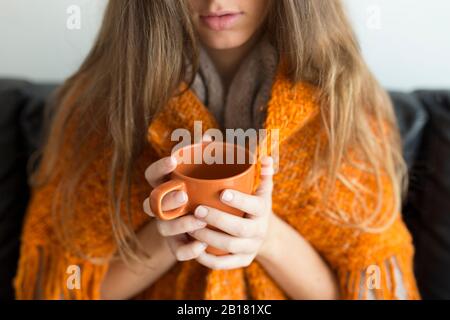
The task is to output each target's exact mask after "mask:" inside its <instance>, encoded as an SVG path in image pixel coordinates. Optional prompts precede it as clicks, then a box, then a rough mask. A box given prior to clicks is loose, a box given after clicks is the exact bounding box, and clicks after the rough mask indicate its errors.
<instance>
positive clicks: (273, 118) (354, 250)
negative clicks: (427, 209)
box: [15, 66, 419, 299]
mask: <svg viewBox="0 0 450 320" xmlns="http://www.w3.org/2000/svg"><path fill="white" fill-rule="evenodd" d="M183 88H184V89H187V88H186V85H185V84H183ZM316 97H317V89H316V88H315V87H314V86H312V85H310V84H308V83H305V82H300V83H295V84H294V83H292V82H291V81H290V80H289V79H288V78H287V77H286V76H285V73H284V72H283V70H282V68H281V66H280V69H279V70H278V71H277V74H276V77H275V79H274V83H273V87H272V95H271V98H270V101H269V103H268V105H267V116H266V120H265V123H264V128H265V129H268V130H271V129H279V130H280V131H279V144H280V147H279V162H278V163H277V164H278V167H279V170H278V173H277V174H276V175H275V176H274V191H273V211H274V213H275V214H277V215H278V216H279V217H280V218H281V219H283V220H284V221H286V222H287V223H288V224H289V225H291V226H292V227H293V228H294V229H295V230H297V231H298V232H299V234H300V235H301V236H302V237H304V238H305V239H306V240H308V241H309V242H310V243H311V244H312V246H313V247H314V248H315V249H316V250H317V252H318V253H319V254H320V255H321V256H322V257H323V258H324V260H325V261H326V262H327V263H328V264H329V266H330V267H331V268H332V269H333V271H334V272H335V274H336V275H337V278H338V281H339V287H340V292H341V298H342V299H358V298H366V297H367V296H368V295H369V293H370V294H373V295H374V296H375V297H376V298H378V299H395V298H397V297H398V295H397V294H396V293H397V288H398V287H399V281H401V286H402V287H403V288H405V290H406V294H407V296H406V298H409V299H416V298H419V294H418V291H417V288H416V283H415V279H414V275H413V270H412V259H413V253H414V250H413V246H412V239H411V237H410V234H409V233H408V230H407V229H406V227H405V225H404V223H403V222H402V219H401V215H400V214H398V215H397V218H396V220H395V221H394V223H393V224H391V225H390V227H389V228H388V229H386V230H384V231H382V232H378V233H368V232H363V231H361V230H359V229H357V228H353V227H351V226H344V225H342V224H340V223H337V222H336V220H335V219H333V218H332V217H333V213H334V214H335V215H336V216H339V215H340V216H342V212H352V213H354V215H355V216H358V215H359V216H360V215H363V214H364V213H363V212H365V211H364V210H363V209H367V208H365V207H364V206H363V205H362V204H361V202H360V201H359V200H360V197H361V196H362V197H364V198H365V200H366V201H365V202H364V203H365V206H369V208H368V209H369V210H370V209H371V208H372V209H373V210H375V208H376V203H375V202H374V201H373V199H372V198H371V197H372V196H371V193H369V192H368V193H367V194H366V193H363V194H362V195H359V196H358V197H357V196H356V195H355V194H354V192H353V191H352V190H350V189H349V188H348V187H347V186H346V185H345V184H343V183H341V182H339V181H337V182H336V185H335V188H334V189H333V192H332V195H331V197H330V199H329V201H328V202H327V203H326V204H323V203H321V202H320V199H321V197H320V187H319V188H314V187H311V188H306V187H304V185H303V184H302V182H303V181H304V180H305V178H306V177H307V175H308V173H309V172H310V171H311V168H312V166H313V158H314V153H315V150H316V147H317V143H318V141H320V140H321V139H323V138H324V136H325V135H324V132H323V129H322V127H321V119H320V118H321V115H320V107H319V105H318V103H317V100H316ZM194 121H202V124H203V130H207V129H208V128H217V127H218V126H217V121H216V120H215V119H214V117H213V115H212V114H211V113H210V111H208V109H207V108H206V107H205V106H204V105H203V104H202V103H201V102H200V100H199V99H198V98H197V97H196V96H195V94H194V93H193V92H192V91H191V90H185V91H183V93H182V94H180V95H178V96H174V97H173V98H172V99H171V100H170V101H169V103H168V104H167V105H166V106H165V108H163V110H161V111H160V112H159V113H158V114H157V116H156V117H155V118H154V119H153V120H152V122H151V123H150V125H149V128H148V137H147V138H148V141H149V144H150V146H149V148H147V150H145V152H144V153H143V154H142V155H141V156H140V157H139V159H138V161H137V163H136V167H135V168H136V170H135V174H134V176H133V179H132V189H131V212H132V214H133V221H132V223H133V225H134V228H135V229H136V230H137V229H139V228H140V227H142V226H143V225H144V224H145V223H147V222H148V221H149V219H150V218H149V217H148V216H147V215H146V214H145V213H144V212H143V211H142V202H143V200H144V199H145V198H146V197H148V195H149V193H150V191H151V188H150V187H149V185H148V183H147V182H146V180H145V178H144V171H145V169H146V167H147V166H148V165H149V164H150V163H152V162H153V161H155V160H157V159H158V158H160V157H163V156H167V155H169V154H170V152H171V148H172V147H173V145H174V143H173V142H171V141H170V136H171V133H172V132H173V130H175V129H178V128H186V129H187V130H189V131H190V132H193V125H194ZM96 139H99V140H101V137H97V138H96ZM92 141H94V142H95V139H93V140H92ZM67 150H70V144H69V145H68V146H67ZM355 154H357V153H355ZM109 157H110V152H108V151H105V152H104V153H101V155H100V156H99V157H98V158H96V159H94V161H93V162H92V164H91V165H90V166H89V167H88V169H87V170H86V173H85V174H84V176H83V179H82V181H81V182H80V185H79V188H78V189H77V190H78V196H79V197H80V198H79V199H80V201H77V202H76V205H75V208H74V216H73V217H72V218H71V219H72V220H69V222H68V223H73V229H71V234H72V235H73V239H71V247H75V248H77V249H78V250H79V251H82V252H83V253H84V257H80V255H79V254H77V252H75V251H73V250H71V249H69V246H67V245H65V244H64V243H63V242H61V241H60V240H58V237H57V236H56V234H57V232H56V231H57V230H55V228H56V225H55V223H54V221H53V219H52V216H51V214H50V210H51V206H52V201H53V199H54V198H55V197H56V195H57V191H58V181H59V179H61V177H56V178H55V179H54V180H52V181H51V182H50V183H48V184H47V185H45V186H44V187H42V188H36V189H33V192H32V199H31V202H30V205H29V208H28V212H27V216H26V220H25V225H24V230H23V236H22V246H21V256H20V261H19V267H18V272H17V275H16V278H15V288H16V292H17V298H20V299H31V298H33V297H34V296H35V294H36V292H37V291H39V293H40V295H41V296H42V297H43V298H44V299H59V298H65V299H98V298H99V294H100V293H99V291H100V284H101V281H102V279H103V277H104V275H105V273H106V271H107V267H108V264H107V261H108V258H109V257H111V256H112V255H113V254H114V253H115V250H116V247H115V242H114V238H113V233H112V227H111V222H110V218H109V215H108V210H107V208H108V205H109V204H108V192H107V190H108V186H107V183H108V174H109V162H108V160H109ZM61 159H62V160H61V162H60V163H61V164H60V165H61V166H62V165H63V164H64V161H70V152H67V153H62V154H61ZM64 159H65V160H64ZM257 169H258V170H257V171H259V170H260V164H259V163H258V166H257ZM340 174H341V175H345V177H346V178H347V179H350V180H352V179H353V180H355V179H356V180H357V181H358V182H359V183H360V184H363V185H364V186H365V187H366V189H367V190H368V191H373V192H374V193H376V192H377V191H378V190H377V185H376V183H375V182H376V180H375V177H373V176H372V175H370V174H368V173H367V172H363V171H361V170H360V169H359V167H356V166H352V165H350V164H349V163H343V164H342V167H341V169H340ZM322 180H323V181H322V183H324V182H325V178H323V179H322ZM382 181H383V190H381V191H382V192H383V194H384V196H385V200H386V201H385V203H383V206H382V213H384V215H388V214H389V203H390V201H389V200H392V198H393V194H392V190H391V188H390V184H389V182H388V181H387V180H382ZM319 186H320V185H319ZM324 212H328V213H330V214H326V215H325V214H323V213H324ZM380 217H381V218H382V216H380ZM71 221H72V222H71ZM349 225H351V221H349ZM71 226H72V224H71ZM286 245H287V246H288V245H289V244H286ZM292 254H296V253H295V251H294V249H293V251H292ZM86 257H90V258H91V259H87V258H86ZM95 258H100V259H95ZM105 258H106V259H105ZM70 265H77V266H79V267H80V269H81V274H80V275H81V287H80V288H79V289H76V288H75V289H72V290H70V289H68V288H67V285H66V284H67V277H68V274H67V273H66V270H67V268H68V266H70ZM371 266H378V268H379V270H380V271H381V273H380V286H379V287H378V288H376V289H374V290H372V291H370V290H369V289H368V288H367V286H366V285H365V279H366V270H367V269H368V268H369V267H371ZM396 268H397V269H398V270H399V271H400V274H401V277H399V276H398V275H395V272H394V271H395V269H396ZM39 272H40V274H41V277H39V280H40V284H37V278H38V277H37V275H38V273H39ZM136 298H138V299H286V298H287V296H286V295H285V293H284V292H283V290H282V289H281V288H280V287H279V286H278V285H277V284H276V283H275V282H274V281H273V280H272V279H271V277H270V276H269V275H268V274H267V273H266V272H265V270H264V269H263V268H262V266H261V265H260V264H259V263H258V262H256V261H255V262H253V263H252V264H251V265H250V266H249V267H246V268H240V269H234V270H226V271H225V270H210V269H208V268H206V267H204V266H202V265H200V264H199V263H197V262H196V261H188V262H179V263H177V264H176V265H175V266H174V267H173V268H172V269H171V270H169V271H168V272H167V273H166V274H165V275H163V276H162V277H161V278H160V279H159V280H157V281H156V282H155V283H154V284H152V285H151V286H150V287H149V288H148V289H146V290H145V291H144V292H142V293H141V294H139V295H138V296H137V297H136Z"/></svg>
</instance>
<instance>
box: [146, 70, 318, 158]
mask: <svg viewBox="0 0 450 320" xmlns="http://www.w3.org/2000/svg"><path fill="white" fill-rule="evenodd" d="M181 92H182V93H181V94H179V95H177V96H174V97H173V98H171V99H170V101H169V102H168V103H167V104H166V106H165V107H164V108H163V109H162V110H161V111H159V112H158V113H157V114H156V115H155V117H154V118H153V120H152V121H151V123H150V125H149V127H148V135H147V139H148V141H149V143H150V144H151V145H152V146H153V148H154V149H155V151H156V152H158V154H159V155H160V156H161V157H162V156H167V155H169V154H170V152H171V150H172V148H173V146H175V145H176V144H177V142H176V141H175V142H172V141H171V136H172V133H173V132H174V131H175V130H176V129H187V130H188V131H189V132H190V133H191V135H192V136H193V135H194V122H195V121H201V124H202V130H203V133H204V132H205V131H206V130H208V129H211V128H220V126H219V125H218V122H217V120H216V119H215V117H214V115H213V114H212V112H211V111H209V110H208V108H207V107H206V106H205V105H204V104H203V103H202V102H201V101H200V100H199V99H198V98H197V96H196V94H195V93H194V92H193V90H192V89H190V88H189V87H188V86H187V84H186V83H185V82H183V83H182V84H181ZM318 113H319V105H318V103H317V89H316V87H314V86H313V85H311V84H309V83H307V82H303V81H301V82H297V83H293V82H292V81H291V80H290V79H289V78H288V76H287V75H286V72H285V67H284V64H283V63H282V62H281V63H279V65H278V67H277V72H276V75H275V79H274V81H273V85H272V94H271V97H270V100H269V102H268V105H267V114H266V119H265V121H264V127H263V128H264V129H266V130H267V131H268V132H270V131H272V130H278V134H279V137H278V141H279V143H282V142H283V141H285V140H286V139H288V138H289V137H291V136H292V135H293V134H294V133H296V132H297V131H299V130H300V129H302V128H303V127H304V126H305V125H306V124H307V123H308V122H310V121H311V120H312V119H313V118H314V117H315V116H316V115H317V114H318Z"/></svg>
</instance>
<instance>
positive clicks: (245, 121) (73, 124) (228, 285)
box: [15, 0, 419, 299]
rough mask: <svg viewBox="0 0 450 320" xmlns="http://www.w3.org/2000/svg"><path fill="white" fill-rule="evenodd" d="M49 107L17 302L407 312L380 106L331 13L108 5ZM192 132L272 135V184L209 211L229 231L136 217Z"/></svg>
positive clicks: (179, 197)
mask: <svg viewBox="0 0 450 320" xmlns="http://www.w3.org/2000/svg"><path fill="white" fill-rule="evenodd" d="M57 98H58V99H57V100H56V102H57V103H56V104H55V106H56V108H55V110H54V113H53V116H52V122H51V126H50V130H49V134H48V139H47V141H46V144H45V147H44V148H43V154H42V158H41V161H40V166H39V168H38V170H37V171H36V172H35V173H34V175H33V176H32V181H31V182H32V183H33V186H34V189H33V197H32V201H31V204H30V206H29V210H28V214H27V218H26V223H25V227H24V231H23V239H22V240H23V241H22V248H21V258H20V263H19V269H18V273H17V276H16V279H15V287H16V290H17V297H18V298H25V299H27V298H28V299H31V298H36V297H37V298H44V299H60V298H63V299H71V298H75V299H99V298H100V299H128V298H143V299H190V298H194V299H246V298H249V299H286V298H291V299H415V298H419V295H418V292H417V288H416V284H415V280H414V276H413V272H412V257H413V247H412V244H411V237H410V235H409V233H408V231H407V229H406V228H405V226H404V224H403V222H402V220H401V215H400V204H401V199H402V190H404V188H405V185H406V183H405V182H406V179H405V176H406V170H405V165H404V161H403V159H402V156H401V151H400V150H401V147H400V141H399V140H400V139H399V134H398V129H397V127H396V124H395V118H394V115H393V110H392V105H391V103H390V101H389V99H388V97H387V95H386V93H385V92H384V91H383V90H382V89H381V88H380V86H379V85H378V83H377V82H376V80H375V79H374V77H373V76H372V75H371V73H370V72H369V71H368V68H367V66H366V65H365V63H364V62H363V60H362V58H361V54H360V51H359V48H358V45H357V42H356V40H355V36H354V34H353V33H352V30H351V28H350V26H349V23H348V21H347V19H346V17H345V15H344V13H343V9H342V4H341V2H340V1H338V0H327V1H317V0H277V1H270V0H245V1H244V0H232V1H231V0H227V1H221V0H186V1H179V0H168V1H146V0H133V1H129V0H116V1H110V3H109V5H108V7H107V10H106V14H105V18H104V21H103V25H102V28H101V31H100V34H99V36H98V39H97V41H96V43H95V45H94V48H93V49H92V51H91V53H90V54H89V56H88V57H87V59H86V61H85V62H84V63H83V65H82V66H81V68H80V70H79V71H78V72H77V73H76V74H75V75H73V76H72V77H71V78H70V79H69V80H68V81H67V82H66V83H65V84H64V86H62V88H61V89H60V91H59V93H58V96H57ZM194 121H201V123H202V126H203V129H204V130H206V129H208V128H220V129H222V130H224V129H228V128H235V129H238V128H241V129H248V128H255V129H256V128H264V129H267V130H269V131H270V130H279V160H278V159H275V160H277V163H276V164H277V165H278V171H277V173H276V174H275V175H274V176H273V178H272V172H273V165H274V163H273V159H272V158H270V157H264V158H262V159H261V163H259V166H258V168H259V170H260V171H259V172H260V173H261V176H260V177H261V179H260V183H259V187H258V189H257V190H256V192H255V194H252V195H247V194H242V193H239V192H236V191H234V190H224V191H223V193H222V195H221V200H222V201H223V202H224V203H226V204H227V205H229V206H232V207H236V208H239V209H241V210H243V211H244V212H246V215H245V217H243V218H238V217H234V216H232V215H230V214H228V213H226V212H221V211H218V210H216V209H215V208H209V207H206V206H200V207H198V208H197V209H196V210H195V212H194V214H191V215H188V216H184V217H181V218H178V219H175V220H172V221H159V220H158V219H156V218H154V217H153V214H152V212H151V209H150V206H149V200H148V195H149V193H150V191H151V190H152V188H155V187H156V186H158V185H159V184H160V183H161V182H163V181H164V180H166V179H167V175H168V174H169V173H170V172H172V171H173V170H174V169H175V167H176V166H177V163H176V162H174V161H173V159H172V158H171V157H170V156H169V155H170V151H171V148H172V147H173V145H174V142H172V141H171V139H170V135H171V133H172V132H173V131H174V130H176V129H178V128H186V129H189V130H191V131H192V128H193V123H194ZM187 200H188V195H187V194H185V193H183V192H173V193H171V194H169V195H168V196H167V197H166V198H165V199H164V203H163V209H164V210H170V209H174V208H177V207H179V206H180V205H182V204H183V203H185V202H186V201H187ZM142 202H143V203H144V205H143V209H142ZM144 212H145V213H144ZM208 224H209V225H212V226H215V227H216V228H217V229H219V231H223V232H219V231H214V230H211V229H209V228H206V225H208ZM188 234H189V235H190V237H188V236H187V235H188ZM208 245H211V246H214V247H217V248H219V249H223V250H226V251H228V252H230V254H228V255H225V256H214V255H211V254H208V253H207V252H206V251H205V248H206V247H207V246H208ZM74 266H75V267H74ZM78 280H79V281H78Z"/></svg>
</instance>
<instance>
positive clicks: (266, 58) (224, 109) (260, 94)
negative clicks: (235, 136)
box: [192, 37, 279, 130]
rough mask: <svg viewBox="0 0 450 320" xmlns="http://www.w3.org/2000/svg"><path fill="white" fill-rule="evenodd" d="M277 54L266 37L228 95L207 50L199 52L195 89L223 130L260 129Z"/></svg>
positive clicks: (234, 82) (235, 80)
mask: <svg viewBox="0 0 450 320" xmlns="http://www.w3.org/2000/svg"><path fill="white" fill-rule="evenodd" d="M278 59H279V57H278V53H277V50H276V49H275V47H273V46H272V44H271V43H270V42H269V40H268V39H267V37H263V38H262V39H261V40H260V41H259V42H258V43H257V44H256V45H255V47H254V48H253V49H252V51H251V52H250V53H249V54H248V55H247V57H246V58H245V59H244V60H243V61H242V63H241V65H240V67H239V69H238V71H237V73H236V75H235V76H234V78H233V80H232V82H231V84H230V87H229V90H228V92H225V88H224V86H223V84H222V81H221V79H220V76H219V74H218V72H217V70H216V68H215V66H214V64H213V62H212V61H211V59H210V57H209V56H208V54H207V53H206V51H205V50H204V49H203V48H202V49H201V51H200V68H199V71H198V72H197V74H196V76H195V81H194V83H193V85H192V90H193V91H194V93H195V94H196V96H197V97H198V98H199V100H200V101H202V102H203V104H204V105H205V106H206V107H208V109H209V110H210V111H211V112H212V114H213V115H214V116H215V118H216V120H217V121H218V122H219V124H220V126H221V127H222V129H238V128H240V129H244V130H247V129H249V128H255V129H260V128H261V127H262V125H263V122H264V119H265V116H266V109H267V108H266V107H267V103H268V101H269V99H270V96H271V91H272V84H273V81H274V78H275V73H276V70H277V66H278V61H279V60H278Z"/></svg>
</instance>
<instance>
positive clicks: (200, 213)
mask: <svg viewBox="0 0 450 320" xmlns="http://www.w3.org/2000/svg"><path fill="white" fill-rule="evenodd" d="M194 214H195V216H196V217H197V218H205V217H206V216H207V215H208V209H206V208H205V207H203V206H198V207H197V209H196V210H195V213H194Z"/></svg>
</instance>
